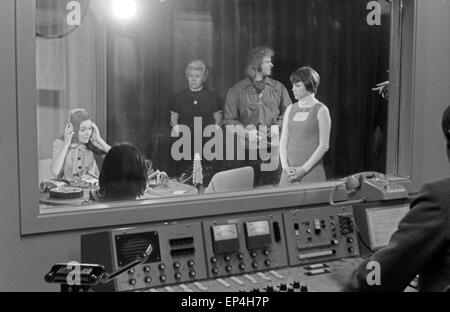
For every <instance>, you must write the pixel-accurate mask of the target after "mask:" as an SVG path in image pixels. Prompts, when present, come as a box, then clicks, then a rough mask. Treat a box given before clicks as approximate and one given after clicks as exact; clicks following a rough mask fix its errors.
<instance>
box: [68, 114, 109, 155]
mask: <svg viewBox="0 0 450 312" xmlns="http://www.w3.org/2000/svg"><path fill="white" fill-rule="evenodd" d="M86 120H92V119H91V117H90V116H89V114H88V112H87V110H85V109H83V108H76V109H73V110H71V111H70V114H69V119H68V120H67V121H68V122H69V123H71V124H72V126H73V132H74V135H73V137H72V143H80V141H78V132H79V131H80V125H81V123H82V122H83V121H86ZM61 139H62V140H64V135H62V136H61ZM86 147H87V148H88V149H90V150H91V151H93V152H94V153H95V154H99V155H104V154H106V152H105V151H104V150H102V149H100V148H98V147H97V146H95V145H94V144H93V143H92V142H91V141H90V140H89V142H88V143H87V144H86Z"/></svg>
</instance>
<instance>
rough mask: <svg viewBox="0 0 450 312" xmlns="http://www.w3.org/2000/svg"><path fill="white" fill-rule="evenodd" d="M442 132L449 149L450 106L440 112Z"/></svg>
mask: <svg viewBox="0 0 450 312" xmlns="http://www.w3.org/2000/svg"><path fill="white" fill-rule="evenodd" d="M442 132H444V136H445V139H446V140H447V149H449V150H450V106H448V107H447V109H446V110H445V111H444V113H443V114H442Z"/></svg>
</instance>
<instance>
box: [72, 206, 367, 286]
mask: <svg viewBox="0 0 450 312" xmlns="http://www.w3.org/2000/svg"><path fill="white" fill-rule="evenodd" d="M353 209H354V207H353V206H351V205H346V206H319V207H314V208H305V209H285V210H276V211H270V212H264V213H255V214H250V213H246V214H239V215H226V216H221V217H210V218H204V219H200V220H188V221H180V222H168V223H163V224H161V223H160V224H154V225H148V226H139V227H134V228H120V229H113V230H110V231H104V232H99V233H90V234H85V235H82V237H81V261H82V262H83V263H98V264H102V265H104V266H105V268H106V271H108V272H112V271H115V270H117V269H119V268H120V267H122V266H124V265H126V264H127V263H130V262H131V261H133V260H135V259H136V257H137V256H138V255H140V254H142V253H143V252H144V251H145V250H146V248H147V247H148V246H149V245H150V244H151V245H152V253H151V255H150V256H149V258H148V260H147V261H146V262H145V263H142V264H139V265H137V266H136V267H135V268H133V269H131V270H129V271H128V272H126V273H124V274H122V275H120V276H119V277H118V278H117V279H116V280H114V281H112V282H110V283H108V284H99V285H96V286H95V287H94V289H95V290H97V291H164V292H166V291H168V292H171V291H186V292H190V291H196V292H197V291H255V292H257V291H258V292H262V291H264V292H272V291H275V292H277V291H281V292H282V291H299V292H302V291H303V292H305V291H338V290H339V288H340V286H341V285H340V283H341V282H342V281H343V280H344V279H345V278H346V277H347V276H348V275H349V274H350V272H351V271H352V270H353V268H355V267H356V265H357V264H358V263H359V262H360V261H361V257H360V247H359V244H358V235H357V226H356V222H355V218H354V210H353Z"/></svg>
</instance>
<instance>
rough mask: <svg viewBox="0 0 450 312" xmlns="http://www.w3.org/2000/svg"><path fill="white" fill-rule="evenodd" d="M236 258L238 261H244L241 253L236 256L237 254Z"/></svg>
mask: <svg viewBox="0 0 450 312" xmlns="http://www.w3.org/2000/svg"><path fill="white" fill-rule="evenodd" d="M237 258H238V259H239V260H242V259H244V254H243V253H242V252H240V253H238V254H237Z"/></svg>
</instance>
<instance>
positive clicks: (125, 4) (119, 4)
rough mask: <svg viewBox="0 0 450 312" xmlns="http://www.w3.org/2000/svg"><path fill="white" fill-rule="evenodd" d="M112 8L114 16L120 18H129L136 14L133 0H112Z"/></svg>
mask: <svg viewBox="0 0 450 312" xmlns="http://www.w3.org/2000/svg"><path fill="white" fill-rule="evenodd" d="M112 10H113V14H114V16H115V17H117V18H120V19H130V18H132V17H134V16H135V15H136V11H137V8H136V1H135V0H114V2H113V3H112Z"/></svg>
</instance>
